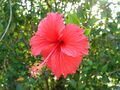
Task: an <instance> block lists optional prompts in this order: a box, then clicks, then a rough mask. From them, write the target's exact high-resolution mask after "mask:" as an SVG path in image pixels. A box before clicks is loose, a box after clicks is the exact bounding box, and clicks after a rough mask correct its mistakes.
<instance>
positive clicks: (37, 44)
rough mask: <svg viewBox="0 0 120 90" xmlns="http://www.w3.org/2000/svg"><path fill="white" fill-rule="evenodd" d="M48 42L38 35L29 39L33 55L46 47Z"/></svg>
mask: <svg viewBox="0 0 120 90" xmlns="http://www.w3.org/2000/svg"><path fill="white" fill-rule="evenodd" d="M49 44H50V42H48V41H46V40H45V39H43V38H41V37H40V36H38V35H35V36H33V37H32V38H31V40H30V45H31V52H32V54H33V55H34V56H37V55H39V54H40V52H41V50H42V49H44V48H46V47H48V45H49Z"/></svg>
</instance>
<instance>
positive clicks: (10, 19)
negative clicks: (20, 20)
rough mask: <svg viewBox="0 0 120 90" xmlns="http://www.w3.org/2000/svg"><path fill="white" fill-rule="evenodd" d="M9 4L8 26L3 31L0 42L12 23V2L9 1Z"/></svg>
mask: <svg viewBox="0 0 120 90" xmlns="http://www.w3.org/2000/svg"><path fill="white" fill-rule="evenodd" d="M9 3H10V18H9V21H8V25H7V27H6V29H5V32H4V33H3V35H2V36H1V38H0V41H2V39H3V38H4V36H5V34H6V33H7V31H8V29H9V26H10V23H11V21H12V2H11V0H9Z"/></svg>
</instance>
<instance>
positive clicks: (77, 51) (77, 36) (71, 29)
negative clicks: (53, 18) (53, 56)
mask: <svg viewBox="0 0 120 90" xmlns="http://www.w3.org/2000/svg"><path fill="white" fill-rule="evenodd" d="M83 32H84V31H83V29H81V28H79V27H78V26H76V25H74V24H68V25H66V27H65V28H64V30H63V36H62V38H61V39H62V40H63V41H64V44H63V45H62V46H61V50H62V52H63V53H65V54H67V55H69V56H72V57H76V56H79V55H86V54H88V48H89V43H88V39H87V37H86V36H85V35H84V34H83Z"/></svg>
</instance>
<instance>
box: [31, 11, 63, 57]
mask: <svg viewBox="0 0 120 90" xmlns="http://www.w3.org/2000/svg"><path fill="white" fill-rule="evenodd" d="M63 28H64V22H63V18H62V15H61V14H58V13H49V14H48V15H47V17H46V18H44V19H43V20H42V21H41V22H40V23H39V26H38V31H37V32H36V33H35V35H34V36H33V37H32V38H31V40H30V45H31V51H32V54H33V55H34V56H37V55H39V54H40V53H41V51H42V50H43V49H45V48H47V47H48V48H49V46H51V45H52V44H54V43H55V42H56V41H57V40H58V38H59V34H60V33H61V32H62V30H63Z"/></svg>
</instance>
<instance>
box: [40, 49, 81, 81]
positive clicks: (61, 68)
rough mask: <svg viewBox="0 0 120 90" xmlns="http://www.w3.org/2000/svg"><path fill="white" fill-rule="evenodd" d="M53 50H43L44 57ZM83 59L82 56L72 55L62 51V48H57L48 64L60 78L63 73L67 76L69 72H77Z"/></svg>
mask: <svg viewBox="0 0 120 90" xmlns="http://www.w3.org/2000/svg"><path fill="white" fill-rule="evenodd" d="M51 50H52V48H49V49H46V50H44V51H42V55H43V57H44V58H46V57H47V55H48V54H49V53H50V51H51ZM81 61H82V56H77V57H71V56H68V55H66V54H64V53H62V52H61V51H60V49H57V50H56V51H55V52H54V53H53V54H52V56H51V57H50V58H49V60H48V61H47V63H46V64H47V67H48V68H50V69H51V70H52V73H53V74H55V76H56V77H57V79H59V78H60V76H61V75H64V77H65V78H66V76H67V75H68V74H73V73H75V72H76V70H77V68H78V67H79V64H80V63H81Z"/></svg>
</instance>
